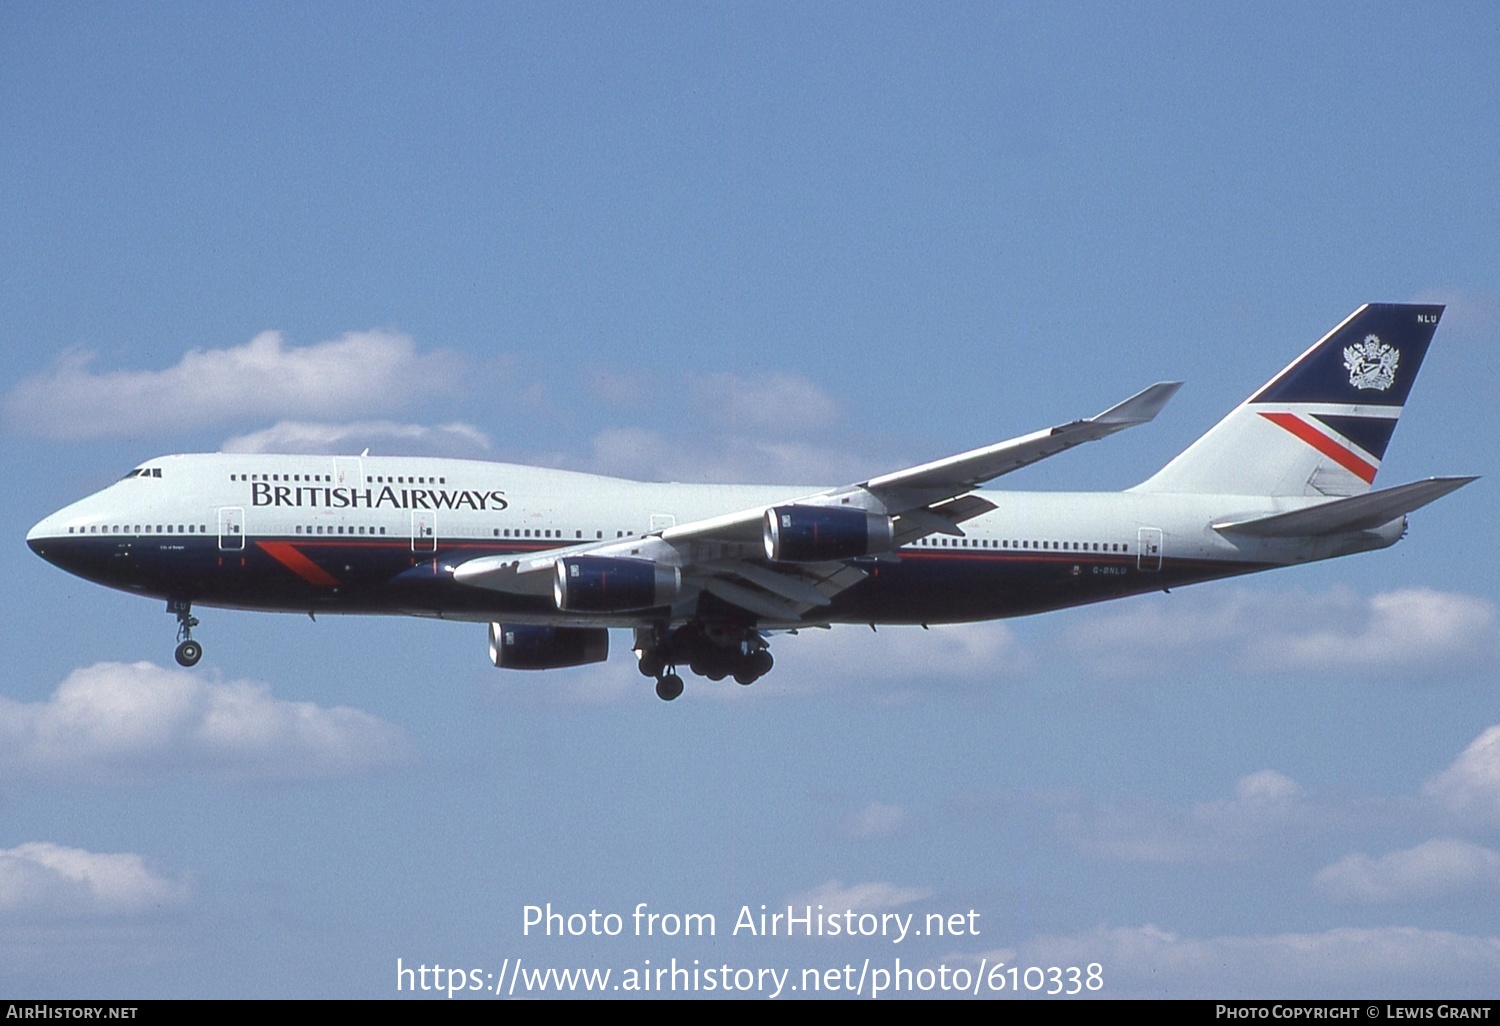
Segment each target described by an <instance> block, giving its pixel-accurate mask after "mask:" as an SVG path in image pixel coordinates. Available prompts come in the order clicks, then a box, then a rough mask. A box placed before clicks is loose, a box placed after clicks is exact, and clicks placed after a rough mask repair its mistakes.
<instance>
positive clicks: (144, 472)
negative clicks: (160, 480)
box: [120, 467, 161, 481]
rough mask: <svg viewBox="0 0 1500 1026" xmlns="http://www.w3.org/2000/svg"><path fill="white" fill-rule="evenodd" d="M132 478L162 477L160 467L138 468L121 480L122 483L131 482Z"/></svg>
mask: <svg viewBox="0 0 1500 1026" xmlns="http://www.w3.org/2000/svg"><path fill="white" fill-rule="evenodd" d="M132 477H161V468H160V467H136V468H135V469H134V470H132V471H131V472H130V473H128V474H126V475H125V476H124V477H122V478H120V480H121V481H129V480H130V479H131V478H132Z"/></svg>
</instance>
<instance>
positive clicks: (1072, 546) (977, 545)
mask: <svg viewBox="0 0 1500 1026" xmlns="http://www.w3.org/2000/svg"><path fill="white" fill-rule="evenodd" d="M916 545H917V547H918V548H923V549H1027V550H1031V551H1037V550H1042V549H1045V550H1048V551H1056V552H1123V553H1129V552H1130V546H1129V545H1128V544H1124V543H1121V542H1060V541H1033V540H1031V539H1011V538H944V537H932V538H923V539H921V540H919V541H918V542H917V543H916Z"/></svg>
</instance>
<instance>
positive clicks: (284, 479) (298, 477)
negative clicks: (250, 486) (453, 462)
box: [156, 470, 448, 485]
mask: <svg viewBox="0 0 1500 1026" xmlns="http://www.w3.org/2000/svg"><path fill="white" fill-rule="evenodd" d="M156 476H157V477H160V476H161V471H159V470H158V471H157V472H156ZM229 480H231V481H278V482H281V483H284V484H290V483H292V482H297V483H299V484H300V483H304V482H305V483H311V482H313V481H332V480H333V475H332V474H230V475H229ZM447 483H448V479H447V478H446V477H367V478H365V484H408V485H409V484H424V485H433V484H436V485H444V484H447Z"/></svg>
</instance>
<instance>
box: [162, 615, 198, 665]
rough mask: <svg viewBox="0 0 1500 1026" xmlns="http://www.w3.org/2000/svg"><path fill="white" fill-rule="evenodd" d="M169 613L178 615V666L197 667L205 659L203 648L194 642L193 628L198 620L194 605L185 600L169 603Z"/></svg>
mask: <svg viewBox="0 0 1500 1026" xmlns="http://www.w3.org/2000/svg"><path fill="white" fill-rule="evenodd" d="M167 612H169V613H176V614H177V652H176V656H177V665H179V666H197V665H198V660H199V659H202V658H203V646H202V645H200V644H198V643H197V642H196V641H194V640H193V628H194V627H196V626H198V618H197V617H196V616H194V615H193V604H192V603H191V602H188V601H186V600H183V599H173V600H172V601H170V602H168V603H167Z"/></svg>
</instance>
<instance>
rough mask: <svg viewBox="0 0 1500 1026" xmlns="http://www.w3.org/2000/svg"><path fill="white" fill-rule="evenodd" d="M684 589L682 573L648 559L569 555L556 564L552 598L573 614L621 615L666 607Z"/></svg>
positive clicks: (560, 606)
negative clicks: (622, 613) (628, 611)
mask: <svg viewBox="0 0 1500 1026" xmlns="http://www.w3.org/2000/svg"><path fill="white" fill-rule="evenodd" d="M681 590H682V571H681V570H679V569H678V568H677V567H675V566H665V565H663V564H661V563H655V562H652V561H651V560H649V559H618V558H615V557H612V556H568V557H566V558H564V559H559V560H558V561H557V580H556V581H555V582H553V586H552V597H553V598H554V599H556V600H557V608H558V609H563V610H566V611H568V612H570V613H619V612H624V611H627V610H631V609H654V608H655V607H657V606H665V605H668V604H670V603H671V601H672V600H673V599H675V598H676V597H677V593H678V592H679V591H681Z"/></svg>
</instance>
